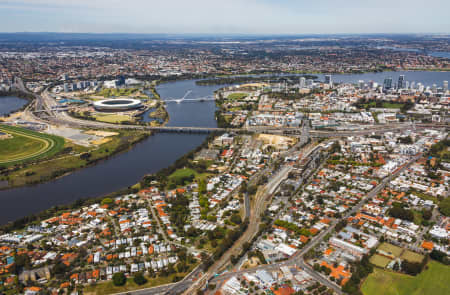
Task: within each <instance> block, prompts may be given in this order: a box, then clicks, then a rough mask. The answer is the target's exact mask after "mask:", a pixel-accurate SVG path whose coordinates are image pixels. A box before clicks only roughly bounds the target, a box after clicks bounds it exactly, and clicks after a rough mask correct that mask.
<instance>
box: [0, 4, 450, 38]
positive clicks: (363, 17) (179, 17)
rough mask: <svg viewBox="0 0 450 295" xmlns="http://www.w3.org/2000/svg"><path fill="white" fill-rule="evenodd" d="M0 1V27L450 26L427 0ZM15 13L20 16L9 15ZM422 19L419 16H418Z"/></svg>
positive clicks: (265, 29)
mask: <svg viewBox="0 0 450 295" xmlns="http://www.w3.org/2000/svg"><path fill="white" fill-rule="evenodd" d="M422 3H423V2H421V1H419V0H410V1H407V0H397V1H391V0H389V1H388V0H378V1H370V2H368V1H361V0H345V1H335V0H315V1H304V0H220V1H219V0H163V1H161V0H158V1H155V0H127V1H125V0H77V1H73V0H17V1H12V0H0V30H5V31H10V32H11V31H24V30H26V31H71V32H73V31H83V32H86V31H89V32H137V33H271V34H273V33H275V34H285V33H358V32H361V33H366V32H369V33H370V32H444V33H448V32H449V31H450V21H449V18H448V17H447V15H446V12H447V11H449V9H450V2H448V1H439V0H428V1H427V3H426V6H424V5H423V4H422ZM13 17H18V18H21V17H22V23H20V22H18V21H16V20H13ZM425 20H426V21H425Z"/></svg>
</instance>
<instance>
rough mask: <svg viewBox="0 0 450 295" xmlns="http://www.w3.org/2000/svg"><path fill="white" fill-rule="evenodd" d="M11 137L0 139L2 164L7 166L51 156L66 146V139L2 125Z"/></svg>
mask: <svg viewBox="0 0 450 295" xmlns="http://www.w3.org/2000/svg"><path fill="white" fill-rule="evenodd" d="M0 132H2V133H6V134H9V135H10V137H9V138H5V139H1V140H0V151H1V152H0V166H2V167H7V166H11V165H15V164H19V163H24V162H27V161H31V160H37V159H42V158H46V157H50V156H52V155H54V154H56V153H57V152H59V151H60V150H61V149H62V148H63V147H64V139H63V138H61V137H58V136H53V135H48V134H43V133H39V132H35V131H31V130H28V129H24V128H19V127H13V126H8V125H0Z"/></svg>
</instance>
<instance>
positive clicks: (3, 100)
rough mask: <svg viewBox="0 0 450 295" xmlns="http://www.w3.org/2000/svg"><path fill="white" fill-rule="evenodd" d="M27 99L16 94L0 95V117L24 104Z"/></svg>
mask: <svg viewBox="0 0 450 295" xmlns="http://www.w3.org/2000/svg"><path fill="white" fill-rule="evenodd" d="M27 103H28V100H26V99H25V98H19V97H16V96H0V117H1V116H4V115H6V114H9V113H11V112H13V111H16V110H18V109H20V108H21V107H23V106H24V105H26V104H27Z"/></svg>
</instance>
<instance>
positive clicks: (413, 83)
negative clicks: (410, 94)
mask: <svg viewBox="0 0 450 295" xmlns="http://www.w3.org/2000/svg"><path fill="white" fill-rule="evenodd" d="M410 86H411V89H416V82H414V81H412V82H411V85H410Z"/></svg>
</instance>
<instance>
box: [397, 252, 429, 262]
mask: <svg viewBox="0 0 450 295" xmlns="http://www.w3.org/2000/svg"><path fill="white" fill-rule="evenodd" d="M400 258H402V259H405V260H408V261H409V262H422V261H423V259H424V256H423V255H421V254H419V253H416V252H412V251H409V250H405V252H403V254H402V256H401V257H400Z"/></svg>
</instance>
